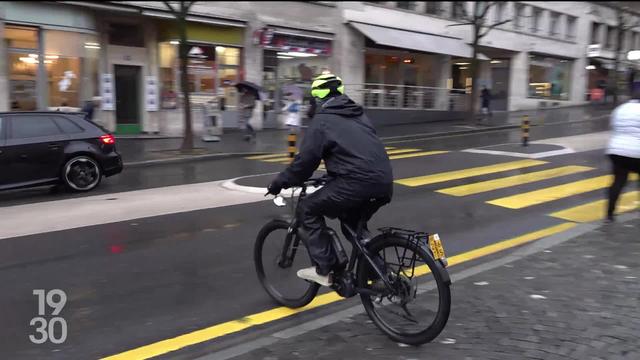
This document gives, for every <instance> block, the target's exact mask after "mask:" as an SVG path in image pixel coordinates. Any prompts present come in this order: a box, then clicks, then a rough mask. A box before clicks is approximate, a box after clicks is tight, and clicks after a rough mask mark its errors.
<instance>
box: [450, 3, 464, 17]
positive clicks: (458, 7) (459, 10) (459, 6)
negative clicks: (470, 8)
mask: <svg viewBox="0 0 640 360" xmlns="http://www.w3.org/2000/svg"><path fill="white" fill-rule="evenodd" d="M465 5H466V3H465V2H464V1H454V2H453V3H452V4H451V17H452V18H453V19H456V20H462V19H465V18H466V17H467V9H466V8H465Z"/></svg>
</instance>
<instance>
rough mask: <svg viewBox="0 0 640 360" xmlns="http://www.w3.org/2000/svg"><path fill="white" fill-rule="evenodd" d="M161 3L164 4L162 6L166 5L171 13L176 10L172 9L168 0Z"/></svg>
mask: <svg viewBox="0 0 640 360" xmlns="http://www.w3.org/2000/svg"><path fill="white" fill-rule="evenodd" d="M162 3H163V4H164V6H166V7H168V8H169V10H170V11H171V12H172V13H176V12H177V11H176V9H174V8H173V6H171V4H170V3H169V2H168V1H163V2H162Z"/></svg>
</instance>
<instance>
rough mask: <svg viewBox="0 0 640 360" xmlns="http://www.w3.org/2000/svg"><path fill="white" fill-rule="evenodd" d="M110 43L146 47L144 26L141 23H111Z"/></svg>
mask: <svg viewBox="0 0 640 360" xmlns="http://www.w3.org/2000/svg"><path fill="white" fill-rule="evenodd" d="M109 44H111V45H119V46H133V47H144V28H143V27H142V26H141V25H139V24H125V23H111V24H109Z"/></svg>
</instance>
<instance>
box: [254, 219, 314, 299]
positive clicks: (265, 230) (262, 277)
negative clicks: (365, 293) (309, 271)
mask: <svg viewBox="0 0 640 360" xmlns="http://www.w3.org/2000/svg"><path fill="white" fill-rule="evenodd" d="M288 229H289V223H288V222H286V221H283V220H272V221H270V222H268V223H267V224H265V225H264V226H263V227H262V229H260V232H258V236H257V238H256V243H255V245H254V249H253V260H254V264H255V267H256V274H257V275H258V280H259V281H260V284H261V285H262V287H263V288H264V290H265V291H266V292H267V293H268V294H269V296H271V298H273V300H275V301H276V302H277V303H279V304H281V305H284V306H286V307H289V308H299V307H303V306H305V305H307V304H309V303H310V302H311V301H312V300H313V299H314V298H315V297H316V294H317V293H318V290H319V289H320V285H319V284H316V283H313V282H307V281H306V280H302V279H300V281H305V282H307V283H308V288H307V289H306V291H304V292H303V293H302V295H301V296H293V297H288V296H285V295H284V294H282V292H281V291H279V290H278V289H277V288H276V287H275V286H274V285H273V284H271V283H270V282H269V280H268V278H267V276H266V274H265V270H264V262H263V248H264V245H265V241H266V240H267V239H268V238H269V235H270V234H271V233H272V232H274V231H276V230H288ZM300 246H301V247H304V244H303V242H302V241H300ZM303 255H304V254H301V253H300V252H299V251H298V252H297V253H296V256H303ZM309 264H311V259H310V258H309ZM292 270H296V269H292Z"/></svg>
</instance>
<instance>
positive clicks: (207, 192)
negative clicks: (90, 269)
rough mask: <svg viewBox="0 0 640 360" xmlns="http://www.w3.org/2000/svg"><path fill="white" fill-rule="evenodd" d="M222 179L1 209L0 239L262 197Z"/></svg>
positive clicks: (257, 199) (217, 205)
mask: <svg viewBox="0 0 640 360" xmlns="http://www.w3.org/2000/svg"><path fill="white" fill-rule="evenodd" d="M225 181H227V180H220V181H212V182H206V183H198V184H187V185H177V186H167V187H162V188H154V189H145V190H136V191H128V192H120V193H111V194H104V195H96V196H87V197H82V198H75V199H65V200H56V201H47V202H39V203H34V204H25V205H16V206H7V207H2V208H0V239H6V238H11V237H16V236H26V235H34V234H40V233H47V232H52V231H59V230H68V229H74V228H79V227H85V226H93V225H101V224H107V223H114V222H120V221H128V220H132V219H139V218H146V217H153V216H160V215H168V214H175V213H181V212H188V211H194V210H203V209H211V208H218V207H224V206H231V205H239V204H246V203H252V202H258V201H264V200H268V199H267V198H265V197H264V196H262V195H264V192H263V193H262V194H258V192H257V191H254V192H246V191H234V190H232V189H229V188H228V187H227V188H225V187H223V186H222V184H223V183H224V182H225ZM261 191H264V189H261ZM113 198H116V200H108V199H113Z"/></svg>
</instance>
